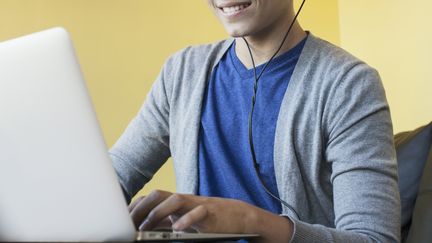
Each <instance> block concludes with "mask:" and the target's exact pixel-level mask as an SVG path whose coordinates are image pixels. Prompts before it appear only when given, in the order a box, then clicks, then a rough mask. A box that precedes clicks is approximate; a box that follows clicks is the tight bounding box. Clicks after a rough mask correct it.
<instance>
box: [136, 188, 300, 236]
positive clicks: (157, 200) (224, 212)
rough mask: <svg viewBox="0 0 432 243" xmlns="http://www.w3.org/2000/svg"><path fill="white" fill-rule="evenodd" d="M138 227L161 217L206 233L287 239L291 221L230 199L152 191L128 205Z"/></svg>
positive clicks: (156, 222) (157, 222)
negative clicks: (247, 234) (241, 234)
mask: <svg viewBox="0 0 432 243" xmlns="http://www.w3.org/2000/svg"><path fill="white" fill-rule="evenodd" d="M129 212H130V213H131V216H132V219H133V221H134V223H135V225H136V227H137V228H138V229H139V230H142V231H144V230H152V229H154V228H155V227H156V226H158V225H160V223H161V222H163V220H165V219H166V218H168V217H170V218H171V219H174V220H175V222H173V225H172V228H173V229H174V230H178V231H182V230H186V229H188V228H192V229H194V230H197V231H198V232H207V233H249V234H260V235H261V236H262V237H261V239H260V241H262V242H289V240H290V239H291V236H292V231H293V225H292V222H291V221H290V220H289V219H287V218H284V217H281V216H278V215H275V214H272V213H270V212H268V211H265V210H263V209H260V208H258V207H255V206H253V205H250V204H247V203H245V202H242V201H239V200H233V199H223V198H216V197H201V196H195V195H186V194H173V193H170V192H166V191H153V192H152V193H150V195H148V196H146V197H140V198H138V199H137V200H136V201H135V202H133V203H132V204H131V205H130V206H129Z"/></svg>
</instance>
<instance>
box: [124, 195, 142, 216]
mask: <svg viewBox="0 0 432 243" xmlns="http://www.w3.org/2000/svg"><path fill="white" fill-rule="evenodd" d="M144 198H145V196H143V197H139V198H137V199H136V200H135V201H133V202H132V203H131V204H129V206H128V209H129V213H130V212H132V210H133V209H134V208H135V207H136V206H137V205H138V204H139V203H140V202H141V201H142V200H143V199H144Z"/></svg>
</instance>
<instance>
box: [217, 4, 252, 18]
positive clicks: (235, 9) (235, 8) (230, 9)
mask: <svg viewBox="0 0 432 243" xmlns="http://www.w3.org/2000/svg"><path fill="white" fill-rule="evenodd" d="M250 5H251V3H250V2H231V3H225V4H221V5H219V6H217V7H218V8H219V9H220V10H221V11H222V12H223V13H224V14H226V15H233V14H236V13H239V12H241V11H242V10H244V9H246V8H247V7H249V6H250Z"/></svg>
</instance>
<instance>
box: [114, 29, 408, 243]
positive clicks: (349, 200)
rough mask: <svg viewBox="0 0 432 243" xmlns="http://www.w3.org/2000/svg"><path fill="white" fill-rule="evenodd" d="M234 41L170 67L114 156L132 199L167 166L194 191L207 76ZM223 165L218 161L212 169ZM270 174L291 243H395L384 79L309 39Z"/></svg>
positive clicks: (177, 57) (182, 187) (182, 186)
mask: <svg viewBox="0 0 432 243" xmlns="http://www.w3.org/2000/svg"><path fill="white" fill-rule="evenodd" d="M232 41H233V40H232V39H231V40H225V41H222V42H218V43H214V44H211V45H201V46H196V47H188V48H185V49H184V50H182V51H180V52H178V53H176V54H174V55H173V56H172V57H171V58H169V59H168V60H167V62H166V63H165V65H164V67H163V69H162V71H161V73H160V75H159V77H158V78H157V80H156V81H155V83H154V84H153V87H152V89H151V91H150V93H149V94H148V96H147V99H146V101H145V103H144V105H143V107H142V108H141V110H140V111H139V113H138V114H137V116H136V117H135V118H134V119H133V120H132V122H131V123H130V124H129V126H128V128H127V129H126V131H125V132H124V134H123V135H122V136H121V137H120V139H119V140H118V141H117V143H116V144H115V145H114V146H113V148H112V149H111V150H110V155H111V158H112V160H113V164H114V167H115V169H116V171H117V173H118V176H119V178H120V183H121V184H122V186H123V188H124V189H125V190H126V192H127V193H128V194H129V195H131V196H132V195H135V193H136V192H137V191H138V190H139V189H141V188H142V186H143V185H144V184H145V183H146V182H148V181H149V180H150V179H151V178H152V176H153V174H154V173H155V172H156V171H157V170H158V169H159V168H160V167H161V166H162V164H163V163H165V161H166V160H167V159H168V158H169V157H170V156H171V157H172V158H173V161H174V168H175V174H176V185H177V191H178V192H179V193H189V194H194V193H196V192H197V186H198V168H197V167H198V132H199V126H200V118H201V106H202V101H203V95H204V91H205V87H206V84H207V81H208V80H209V77H210V74H211V72H212V70H213V68H214V67H215V65H216V64H217V63H218V61H219V60H220V58H221V57H222V56H223V55H224V53H225V52H226V51H227V49H228V48H229V46H230V45H231V44H232ZM215 163H217V161H215ZM274 163H275V164H274V167H275V174H276V181H277V186H278V191H279V195H280V197H281V198H282V199H283V200H285V201H286V202H288V203H289V204H290V205H291V206H293V207H294V208H295V210H296V211H297V212H298V214H299V218H297V217H296V216H295V214H294V213H293V212H291V211H290V210H289V209H288V208H286V207H283V206H282V208H283V211H282V215H285V216H288V217H290V218H291V219H292V221H293V222H294V227H295V228H294V236H293V239H292V242H375V241H377V242H396V241H399V238H400V199H399V191H398V185H397V166H396V157H395V150H394V145H393V132H392V123H391V119H390V112H389V107H388V104H387V101H386V98H385V93H384V89H383V86H382V84H381V81H380V78H379V75H378V73H377V72H376V71H375V70H374V69H372V68H371V67H369V66H368V65H366V64H365V63H363V62H361V61H359V60H358V59H357V58H355V57H353V56H351V55H350V54H348V53H347V52H345V51H344V50H342V49H340V48H338V47H336V46H333V45H332V44H330V43H328V42H325V41H323V40H321V39H319V38H317V37H315V36H313V35H312V34H310V35H309V37H308V39H307V41H306V44H305V47H304V49H303V51H302V53H301V56H300V58H299V61H298V63H297V66H296V68H295V70H294V73H293V75H292V78H291V81H290V83H289V85H288V88H287V91H286V93H285V96H284V98H283V101H282V105H281V108H280V113H279V117H278V121H277V126H276V135H275V147H274Z"/></svg>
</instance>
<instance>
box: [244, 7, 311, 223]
mask: <svg viewBox="0 0 432 243" xmlns="http://www.w3.org/2000/svg"><path fill="white" fill-rule="evenodd" d="M305 2H306V0H303V2H302V3H301V5H300V7H299V10H298V11H297V13H296V15H295V16H294V19H293V21H292V22H291V24H290V26H289V28H288V30H287V32H286V33H285V36H284V38H283V39H282V42H281V44H280V45H279V48H278V49H277V50H276V52H275V53H274V54H273V55H272V56H271V58H270V59H269V61H268V62H267V63H266V64H265V65H264V67H263V68H262V70H261V72H260V74H259V75H258V76H257V72H256V66H255V60H254V58H253V55H252V50H251V48H250V46H249V43H248V42H247V40H246V38H244V37H242V39H243V40H244V42H245V43H246V46H247V48H248V51H249V55H250V58H251V61H252V66H253V70H254V78H255V82H254V87H253V91H254V92H253V96H252V107H251V111H250V112H249V117H248V129H249V147H250V150H251V154H252V160H253V164H254V168H255V172H256V174H257V176H258V179H259V181H260V182H261V184H262V186H263V188H264V190H265V192H266V193H267V194H268V195H270V196H271V197H272V198H274V199H276V200H277V201H279V202H280V203H281V204H282V205H284V206H285V207H287V208H288V209H289V210H290V211H292V212H293V213H294V214H295V215H296V217H297V219H300V217H299V214H298V213H297V212H296V210H295V209H294V208H293V207H292V206H291V205H289V204H288V203H287V202H285V201H284V200H282V199H280V198H279V197H277V196H276V195H274V194H273V193H272V192H271V191H270V190H269V189H268V188H267V186H266V185H265V183H264V180H263V179H262V177H261V175H260V172H259V164H258V162H257V159H256V154H255V148H254V143H253V136H252V135H253V133H252V118H253V112H254V109H255V101H256V94H257V91H258V81H259V79H260V78H261V76H262V74H263V73H264V70H265V69H266V68H267V66H268V65H269V64H270V62H271V61H272V60H273V59H274V58H275V56H276V55H277V54H278V53H279V51H280V50H281V49H282V46H283V44H284V43H285V40H286V39H287V37H288V35H289V33H290V32H291V29H292V27H293V26H294V24H295V22H296V20H297V17H298V16H299V14H300V12H301V10H302V9H303V5H304V4H305Z"/></svg>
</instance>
